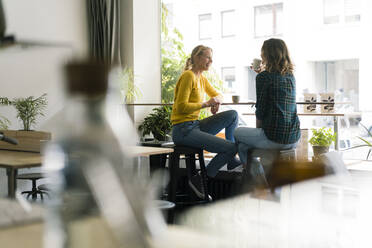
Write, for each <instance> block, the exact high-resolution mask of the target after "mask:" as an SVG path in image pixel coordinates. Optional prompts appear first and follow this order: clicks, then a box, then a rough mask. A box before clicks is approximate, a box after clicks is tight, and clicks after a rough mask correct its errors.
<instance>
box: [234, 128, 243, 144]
mask: <svg viewBox="0 0 372 248" xmlns="http://www.w3.org/2000/svg"><path fill="white" fill-rule="evenodd" d="M243 132H244V127H237V128H236V129H235V131H234V138H235V141H236V142H238V141H239V138H240V137H241V136H242V133H243Z"/></svg>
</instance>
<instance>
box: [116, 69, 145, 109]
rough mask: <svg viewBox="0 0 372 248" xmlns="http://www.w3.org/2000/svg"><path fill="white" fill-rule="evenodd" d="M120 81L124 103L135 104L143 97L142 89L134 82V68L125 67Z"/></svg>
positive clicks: (120, 75)
mask: <svg viewBox="0 0 372 248" xmlns="http://www.w3.org/2000/svg"><path fill="white" fill-rule="evenodd" d="M119 79H120V80H119V84H120V85H119V89H120V92H121V97H122V101H123V102H125V103H133V102H134V101H135V100H137V99H139V98H140V97H141V96H142V93H141V91H140V89H139V88H138V86H137V85H136V84H135V82H134V73H133V69H132V68H130V67H125V68H124V69H123V70H122V71H120V73H119Z"/></svg>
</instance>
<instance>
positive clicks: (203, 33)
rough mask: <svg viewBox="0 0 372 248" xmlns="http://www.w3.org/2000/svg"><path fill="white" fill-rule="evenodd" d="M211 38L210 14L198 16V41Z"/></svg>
mask: <svg viewBox="0 0 372 248" xmlns="http://www.w3.org/2000/svg"><path fill="white" fill-rule="evenodd" d="M211 38H212V14H203V15H199V40H207V39H211Z"/></svg>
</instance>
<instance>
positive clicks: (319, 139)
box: [309, 127, 336, 146]
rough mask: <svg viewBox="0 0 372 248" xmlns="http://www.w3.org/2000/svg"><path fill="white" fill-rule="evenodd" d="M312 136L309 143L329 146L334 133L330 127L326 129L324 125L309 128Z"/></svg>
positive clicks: (334, 135)
mask: <svg viewBox="0 0 372 248" xmlns="http://www.w3.org/2000/svg"><path fill="white" fill-rule="evenodd" d="M311 130H312V133H313V135H312V137H311V139H310V140H309V143H310V144H311V145H312V146H330V145H331V144H332V142H334V141H335V140H336V134H334V133H333V131H332V129H331V128H329V129H326V128H324V127H322V128H320V129H314V128H313V129H311Z"/></svg>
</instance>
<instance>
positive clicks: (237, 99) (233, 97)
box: [231, 95, 240, 103]
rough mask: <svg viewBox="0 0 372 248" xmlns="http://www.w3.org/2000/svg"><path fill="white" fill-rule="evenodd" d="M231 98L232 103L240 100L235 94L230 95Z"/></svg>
mask: <svg viewBox="0 0 372 248" xmlns="http://www.w3.org/2000/svg"><path fill="white" fill-rule="evenodd" d="M231 99H232V101H233V103H238V102H239V101H240V96H238V95H235V96H232V97H231Z"/></svg>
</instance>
